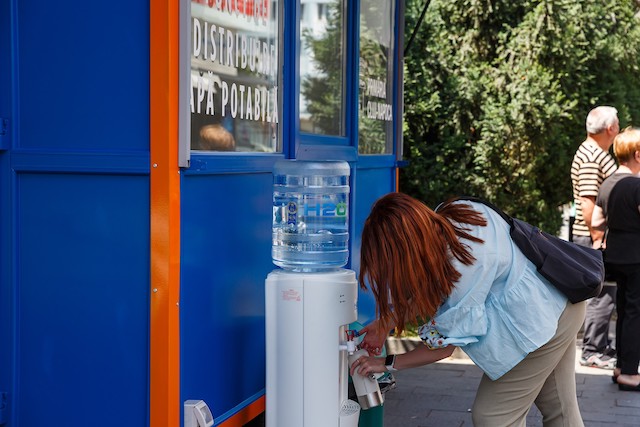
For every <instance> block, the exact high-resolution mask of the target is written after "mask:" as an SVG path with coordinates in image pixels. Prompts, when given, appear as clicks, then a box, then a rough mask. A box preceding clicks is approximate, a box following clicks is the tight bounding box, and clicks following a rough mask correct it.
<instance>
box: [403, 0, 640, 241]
mask: <svg viewBox="0 0 640 427" xmlns="http://www.w3.org/2000/svg"><path fill="white" fill-rule="evenodd" d="M424 1H425V0H408V1H407V6H406V8H407V10H406V22H407V26H406V33H407V34H406V39H408V38H409V35H410V34H411V31H412V30H413V29H414V26H415V24H416V22H417V20H418V17H419V16H420V12H421V10H422V7H423V5H424ZM637 11H638V5H637V2H635V1H616V0H597V1H593V0H521V1H518V2H513V1H510V0H432V1H431V4H430V6H429V9H428V11H427V15H426V17H425V20H424V22H423V23H422V26H421V28H420V29H419V30H418V31H419V32H418V33H417V36H416V37H415V39H414V43H413V45H412V46H411V48H410V50H409V52H408V56H407V57H406V58H405V94H404V96H405V123H404V144H405V147H404V155H405V158H406V159H407V160H408V161H409V165H408V167H407V168H405V169H404V170H403V171H402V173H401V189H402V191H404V192H407V193H409V194H411V195H413V196H415V197H418V198H420V199H422V200H424V201H425V202H426V203H427V204H429V205H431V206H435V205H436V204H437V203H439V202H440V201H442V200H445V199H447V198H449V197H451V196H455V195H460V194H466V195H477V196H481V197H485V198H487V199H489V200H490V201H492V202H494V203H496V204H497V205H499V206H501V207H502V208H503V209H504V210H505V211H507V212H509V213H510V214H512V215H514V216H517V217H520V218H522V219H525V220H527V221H529V222H531V223H534V224H537V225H539V226H540V227H541V228H543V229H546V230H547V231H550V232H555V231H557V230H558V229H559V226H560V223H561V216H560V212H559V207H560V206H561V205H563V204H565V203H567V202H569V201H571V198H572V196H571V183H570V178H569V171H570V166H571V160H572V158H573V154H574V152H575V149H576V148H577V146H578V144H579V143H580V142H581V141H582V140H583V139H584V133H585V131H584V120H585V118H586V115H587V113H588V112H589V110H590V109H591V108H593V107H594V106H596V105H613V106H615V107H616V108H617V109H618V111H619V116H620V122H621V126H623V127H624V126H625V125H628V124H632V123H637V122H638V120H639V119H640V84H639V81H638V78H637V76H638V75H640V74H639V71H640V29H639V26H638V23H639V22H638V18H636V17H634V13H636V12H637Z"/></svg>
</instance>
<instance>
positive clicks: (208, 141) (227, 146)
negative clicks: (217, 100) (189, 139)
mask: <svg viewBox="0 0 640 427" xmlns="http://www.w3.org/2000/svg"><path fill="white" fill-rule="evenodd" d="M198 149H200V150H204V151H235V149H236V140H235V138H234V137H233V135H232V134H231V132H229V131H228V130H226V129H225V128H224V127H223V126H222V125H219V124H214V125H205V126H202V128H201V129H200V146H199V147H198Z"/></svg>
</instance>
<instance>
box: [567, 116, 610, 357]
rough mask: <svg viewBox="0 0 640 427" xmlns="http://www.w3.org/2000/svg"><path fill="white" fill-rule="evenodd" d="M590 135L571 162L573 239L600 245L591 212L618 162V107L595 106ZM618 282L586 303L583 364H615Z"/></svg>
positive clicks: (589, 120)
mask: <svg viewBox="0 0 640 427" xmlns="http://www.w3.org/2000/svg"><path fill="white" fill-rule="evenodd" d="M586 128H587V138H586V139H585V140H584V142H582V144H580V147H578V150H577V151H576V154H575V156H574V158H573V163H572V164H571V182H572V184H573V198H574V203H575V207H576V217H575V222H574V224H573V236H572V237H573V241H574V242H575V243H577V244H579V245H582V246H587V247H594V248H599V247H600V246H601V245H602V240H603V238H604V232H603V231H601V230H596V229H594V228H592V227H591V216H592V214H593V208H594V206H595V201H596V197H597V195H598V190H599V189H600V185H601V184H602V182H603V181H604V180H605V178H607V177H608V176H610V175H611V174H613V173H614V172H615V170H616V168H617V166H616V162H615V160H614V159H613V157H612V156H611V154H609V148H610V147H611V145H612V144H613V140H614V138H615V137H616V135H618V132H619V131H620V123H619V121H618V111H617V110H616V109H615V108H613V107H609V106H599V107H596V108H594V109H593V110H591V111H590V112H589V114H588V115H587V123H586ZM615 292H616V288H615V283H614V282H605V286H603V288H602V292H601V293H600V295H599V296H597V297H594V298H592V299H591V300H590V301H589V303H588V304H587V311H586V314H585V320H584V338H583V342H582V357H581V359H580V364H581V365H583V366H593V367H596V368H602V369H613V368H614V367H615V362H616V358H615V350H614V349H612V348H611V345H610V344H611V343H610V340H609V322H610V321H611V315H612V314H613V310H614V309H615Z"/></svg>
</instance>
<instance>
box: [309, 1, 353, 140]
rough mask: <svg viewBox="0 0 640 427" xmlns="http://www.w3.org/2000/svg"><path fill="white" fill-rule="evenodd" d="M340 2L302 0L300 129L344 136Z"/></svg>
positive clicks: (342, 45) (343, 70)
mask: <svg viewBox="0 0 640 427" xmlns="http://www.w3.org/2000/svg"><path fill="white" fill-rule="evenodd" d="M344 15H345V13H344V2H343V1H342V0H309V1H305V0H302V4H301V9H300V32H301V34H302V44H301V47H300V76H301V77H300V81H301V83H300V84H301V87H300V130H301V131H302V132H309V133H315V134H322V135H344V82H345V77H344V73H345V57H344V47H345V39H344V37H345V28H346V25H345V23H344Z"/></svg>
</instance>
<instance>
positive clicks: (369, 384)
mask: <svg viewBox="0 0 640 427" xmlns="http://www.w3.org/2000/svg"><path fill="white" fill-rule="evenodd" d="M349 175H350V174H349V164H348V163H347V162H340V161H300V160H283V161H280V162H278V163H277V164H276V165H275V167H274V181H273V230H272V231H273V245H272V256H273V262H274V264H276V265H277V266H279V267H281V268H280V269H276V270H274V271H272V272H271V273H270V274H269V275H268V276H267V279H266V281H265V299H266V307H265V318H266V344H267V358H266V359H267V372H266V380H267V381H266V383H267V384H266V385H267V387H266V427H357V425H358V420H359V416H360V409H361V405H360V404H359V403H358V402H355V401H353V400H349V398H348V378H349V355H354V354H355V353H356V351H357V350H358V349H357V345H356V343H355V342H354V339H353V337H354V335H353V334H350V333H349V332H350V331H349V329H348V328H349V325H350V324H351V323H353V322H355V321H356V319H357V314H358V313H357V298H358V284H357V280H356V276H355V272H353V271H351V270H347V269H344V268H342V267H344V266H345V265H346V264H347V261H348V260H349ZM362 380H363V381H362V384H361V385H362V386H363V387H360V388H361V389H362V390H361V393H359V395H360V394H361V395H362V397H363V398H364V399H366V401H365V400H362V402H363V403H366V404H367V405H370V406H374V405H380V404H382V401H381V398H380V399H376V398H375V397H376V396H379V395H380V391H379V388H378V384H377V382H375V381H371V380H370V379H368V378H367V379H364V378H363V379H362ZM372 396H373V398H372ZM359 397H360V396H359Z"/></svg>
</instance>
